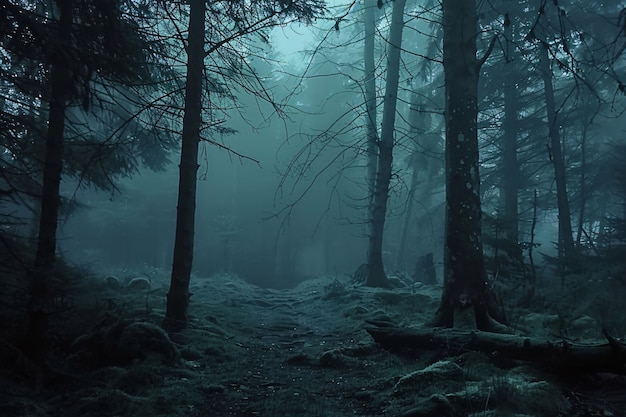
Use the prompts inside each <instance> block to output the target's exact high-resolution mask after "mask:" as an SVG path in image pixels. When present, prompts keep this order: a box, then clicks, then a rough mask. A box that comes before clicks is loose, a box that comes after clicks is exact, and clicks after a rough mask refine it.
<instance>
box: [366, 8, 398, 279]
mask: <svg viewBox="0 0 626 417" xmlns="http://www.w3.org/2000/svg"><path fill="white" fill-rule="evenodd" d="M405 4H406V1H405V0H396V1H395V2H394V3H393V11H392V16H391V27H390V30H389V43H388V49H387V78H386V85H385V101H384V108H383V120H382V128H381V134H380V136H381V139H380V141H379V142H378V169H377V172H376V182H375V190H374V197H373V201H372V211H371V213H372V218H371V220H370V233H369V236H368V242H369V244H368V250H367V277H366V280H365V285H367V286H371V287H389V286H390V284H389V280H388V279H387V275H386V273H385V267H384V265H383V255H382V254H383V234H384V229H385V217H386V216H387V201H388V198H389V182H390V181H391V168H392V165H393V144H394V138H395V135H394V133H395V120H396V107H397V99H398V80H399V77H400V51H401V46H402V29H403V28H404V6H405Z"/></svg>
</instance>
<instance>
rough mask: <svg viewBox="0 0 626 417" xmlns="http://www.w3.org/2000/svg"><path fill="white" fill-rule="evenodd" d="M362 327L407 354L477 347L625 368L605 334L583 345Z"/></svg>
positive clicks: (573, 367) (550, 362)
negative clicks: (603, 339)
mask: <svg viewBox="0 0 626 417" xmlns="http://www.w3.org/2000/svg"><path fill="white" fill-rule="evenodd" d="M374 324H376V323H374ZM366 331H367V332H368V333H369V334H370V335H371V336H372V338H373V339H374V340H375V341H376V342H377V343H378V344H380V345H381V346H382V347H384V348H385V349H388V350H390V351H395V352H402V353H404V354H408V355H411V354H419V351H420V350H435V351H437V352H440V353H441V354H443V355H446V356H453V355H458V354H461V353H464V352H468V351H480V352H483V353H486V354H487V355H488V356H489V357H492V358H493V357H495V356H497V357H499V358H503V359H514V360H524V361H531V362H534V363H537V364H539V365H540V366H544V367H546V368H547V369H551V370H555V371H558V372H572V373H573V372H614V373H619V374H623V373H624V372H625V371H626V368H625V366H626V346H625V345H623V344H621V343H619V342H618V341H616V340H615V339H613V338H611V337H610V336H608V335H607V339H608V343H606V344H594V345H591V344H589V345H585V344H576V343H570V342H567V341H565V340H546V339H540V338H533V337H524V336H518V335H512V334H498V333H489V332H481V331H475V330H474V331H470V330H458V329H407V328H397V327H368V328H367V329H366Z"/></svg>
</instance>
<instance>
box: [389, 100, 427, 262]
mask: <svg viewBox="0 0 626 417" xmlns="http://www.w3.org/2000/svg"><path fill="white" fill-rule="evenodd" d="M419 97H420V96H419V95H418V94H417V93H416V92H414V93H413V94H412V95H411V106H410V109H409V112H410V113H409V125H410V137H411V139H412V140H413V142H414V143H415V148H414V150H413V152H412V153H411V156H410V159H409V161H410V162H409V164H410V167H411V182H410V183H409V192H408V195H407V200H408V203H407V207H406V212H405V214H404V220H403V222H402V231H401V234H400V245H399V247H398V258H397V260H396V269H400V270H401V269H405V270H406V269H407V267H408V266H409V265H407V258H409V257H407V246H408V241H409V235H410V232H411V220H412V219H413V216H414V213H413V210H414V207H415V193H416V192H417V184H418V182H417V181H418V177H419V172H420V171H423V170H425V169H426V166H425V164H424V163H423V161H421V160H420V153H421V152H420V151H418V142H423V140H422V139H423V137H424V132H425V131H426V121H425V117H424V115H423V113H422V112H421V107H420V104H419ZM422 147H425V146H424V145H422ZM420 163H421V164H420ZM409 259H410V258H409ZM411 266H412V267H415V264H413V265H411Z"/></svg>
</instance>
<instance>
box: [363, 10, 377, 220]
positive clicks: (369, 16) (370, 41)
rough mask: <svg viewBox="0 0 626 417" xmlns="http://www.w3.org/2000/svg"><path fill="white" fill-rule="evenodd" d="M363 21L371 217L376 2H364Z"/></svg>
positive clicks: (374, 158)
mask: <svg viewBox="0 0 626 417" xmlns="http://www.w3.org/2000/svg"><path fill="white" fill-rule="evenodd" d="M363 7H364V9H363V20H364V31H365V38H364V47H363V63H364V64H363V65H364V68H363V70H364V77H363V78H364V81H363V83H364V85H365V117H366V121H365V132H366V140H367V195H368V215H369V216H370V219H371V218H372V217H373V214H372V212H373V207H374V193H375V191H376V170H377V169H378V127H377V126H376V123H377V122H376V67H375V65H374V35H375V32H376V1H375V0H365V4H364V6H363Z"/></svg>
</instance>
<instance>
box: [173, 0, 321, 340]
mask: <svg viewBox="0 0 626 417" xmlns="http://www.w3.org/2000/svg"><path fill="white" fill-rule="evenodd" d="M189 6H190V7H189V25H188V28H189V32H188V37H187V45H186V52H187V63H186V70H187V77H186V86H185V108H184V116H183V133H182V147H181V160H180V167H179V168H180V178H179V187H178V207H177V215H176V236H175V241H174V260H173V265H172V275H171V280H170V287H169V291H168V293H167V308H166V312H165V319H164V321H163V326H164V327H165V328H166V329H167V330H168V331H179V330H182V329H183V328H185V327H186V326H187V324H188V320H189V317H188V307H189V282H190V278H191V269H192V266H193V248H194V231H195V230H194V229H195V204H196V182H197V177H196V176H197V170H198V167H199V165H198V146H199V144H200V141H201V140H202V138H201V135H200V133H201V128H202V124H203V114H202V113H203V110H205V111H208V113H209V114H210V113H211V112H212V111H213V110H214V106H213V105H212V103H211V101H210V100H207V101H208V102H207V103H205V104H204V106H203V103H202V92H203V91H207V92H210V91H215V92H218V93H220V94H221V95H222V96H224V95H226V96H228V98H229V99H231V100H233V101H235V98H234V96H233V91H229V88H232V89H233V90H234V89H235V88H236V87H237V86H240V87H241V88H244V89H246V90H247V91H251V92H252V93H253V94H256V95H257V96H258V97H260V98H262V99H264V100H267V101H270V102H272V98H271V96H270V95H269V93H268V92H267V91H266V90H265V89H264V88H263V85H262V84H261V83H260V80H259V79H258V77H256V76H255V73H254V71H253V70H252V68H251V67H250V66H249V64H248V63H246V62H245V56H242V55H240V52H239V50H238V48H237V47H230V48H228V45H229V44H230V43H234V41H235V40H242V41H243V40H245V39H246V37H249V36H250V35H251V34H259V35H260V37H261V38H262V39H267V37H266V36H265V35H264V34H263V31H264V30H266V29H268V28H270V27H273V26H276V25H279V24H281V23H283V22H284V21H285V20H286V19H287V18H289V17H293V18H295V19H298V20H301V21H304V22H307V23H310V22H311V20H312V19H314V18H315V17H316V16H317V15H318V14H320V13H322V12H323V11H324V8H323V2H320V1H318V0H309V1H306V2H305V1H303V2H295V1H289V2H283V1H279V2H273V1H267V2H265V1H263V2H258V3H255V4H254V5H252V7H250V5H248V4H244V3H241V4H239V3H231V2H224V3H222V2H215V3H207V2H206V0H191V1H190V3H189ZM207 12H208V13H209V15H210V16H211V17H212V20H211V30H210V31H209V33H208V45H209V47H208V48H207V49H206V50H205V36H206V35H207V33H205V19H206V14H207ZM224 18H226V19H224ZM231 24H232V26H231ZM212 55H215V56H217V58H213V59H215V60H216V61H217V62H218V63H219V64H218V66H217V67H216V68H215V70H216V73H217V74H215V75H216V77H212V76H213V74H209V75H208V77H207V78H208V79H203V77H202V73H203V70H204V69H205V59H206V58H207V57H211V56H212ZM220 64H221V66H219V65H220ZM219 76H221V77H222V79H219V78H217V77H219ZM249 80H252V82H249ZM216 95H217V94H216ZM215 107H216V106H215ZM211 122H212V123H214V124H219V123H218V122H215V121H213V120H212V121H211ZM209 142H211V143H214V144H216V143H217V142H215V141H210V140H209ZM238 156H239V157H242V155H238Z"/></svg>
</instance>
